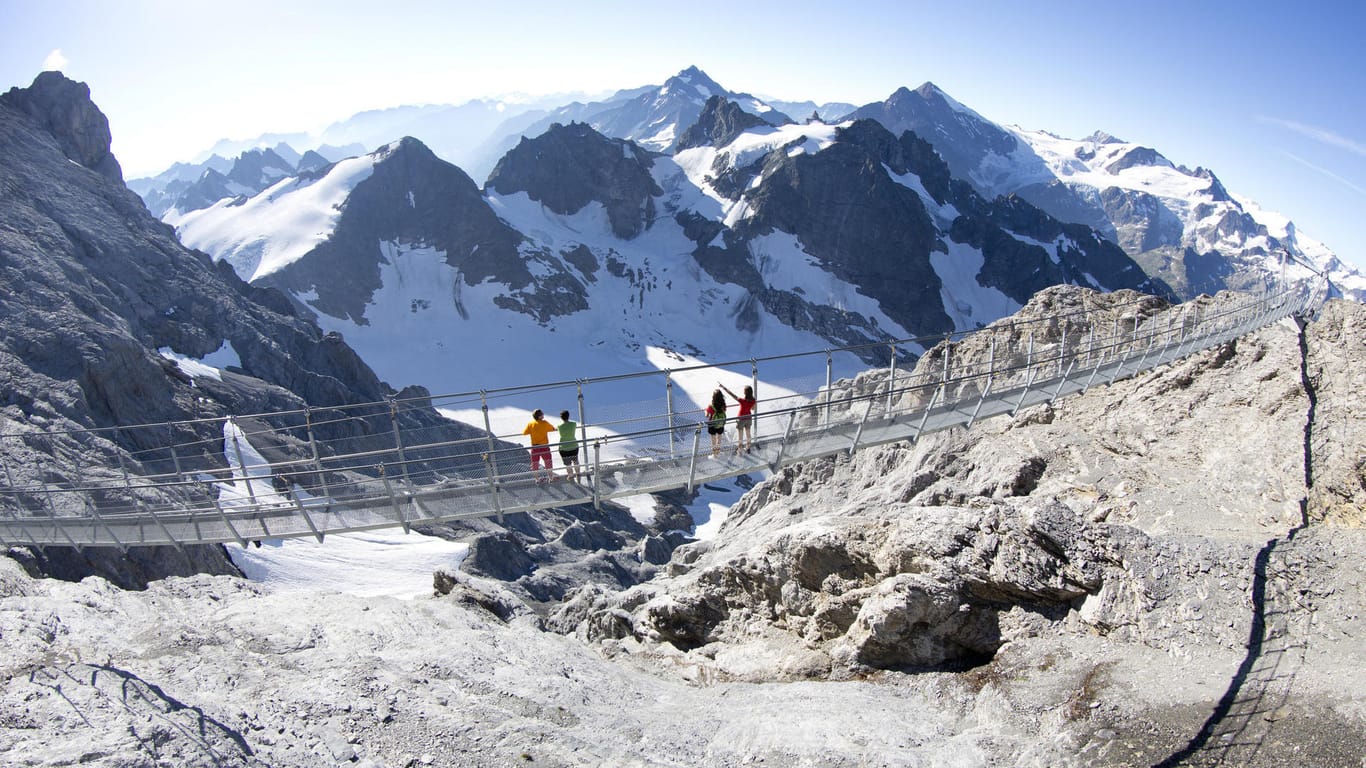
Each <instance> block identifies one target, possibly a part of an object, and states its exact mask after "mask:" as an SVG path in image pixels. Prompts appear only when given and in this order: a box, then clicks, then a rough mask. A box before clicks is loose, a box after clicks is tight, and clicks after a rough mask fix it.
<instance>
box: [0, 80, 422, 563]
mask: <svg viewBox="0 0 1366 768" xmlns="http://www.w3.org/2000/svg"><path fill="white" fill-rule="evenodd" d="M97 139H98V140H97ZM101 140H102V143H101ZM108 141H109V138H108V131H107V122H106V121H105V119H104V117H103V115H102V114H101V113H100V112H99V110H98V108H97V107H95V106H94V104H93V103H91V102H90V100H89V91H88V89H87V88H86V87H85V86H84V85H82V84H79V83H73V82H71V81H69V80H66V79H65V78H63V77H61V75H59V74H56V73H44V74H43V75H41V76H40V77H39V78H38V80H37V81H36V82H35V84H34V86H33V87H32V88H30V89H15V90H11V91H10V92H9V93H7V94H6V95H5V96H4V97H3V98H2V99H0V171H2V172H0V273H3V281H4V284H5V285H6V287H7V290H5V291H4V293H3V296H0V370H2V371H3V380H4V385H3V390H0V407H2V408H3V411H0V423H2V424H3V426H0V433H3V434H4V437H3V438H0V455H3V457H4V459H5V464H6V469H7V472H8V478H7V480H8V482H10V483H12V484H15V485H28V484H31V483H66V482H75V481H78V480H79V478H80V476H81V473H82V471H83V470H82V467H83V466H84V467H86V468H87V470H89V469H91V465H92V464H95V465H99V464H103V463H105V462H106V461H107V462H113V461H114V458H115V456H116V455H118V454H119V453H122V454H123V459H124V460H125V461H126V462H127V464H128V465H129V466H130V467H132V468H133V471H137V470H138V469H139V468H140V463H139V461H138V459H137V457H136V456H135V455H134V454H133V451H135V450H137V449H139V448H148V447H150V446H148V445H142V444H140V441H141V440H142V439H143V438H144V437H145V436H146V435H147V433H146V432H145V431H140V432H131V431H130V432H121V431H117V430H113V431H106V432H87V431H81V430H88V429H101V428H113V427H118V426H121V425H130V424H144V423H169V422H178V421H192V420H194V419H200V418H212V417H215V416H223V415H227V414H234V413H237V414H241V413H252V412H258V411H262V410H277V409H292V408H299V407H301V406H304V405H313V406H326V405H339V404H344V403H354V402H364V401H373V400H377V399H382V398H384V397H385V396H386V395H387V394H390V393H391V392H392V391H393V390H391V389H390V388H388V387H387V386H386V385H384V384H383V383H381V382H380V381H379V379H378V378H377V377H376V376H375V374H374V373H373V371H371V370H370V369H369V367H367V366H366V365H365V363H364V362H362V361H361V360H360V358H359V357H358V356H357V355H356V354H355V353H354V352H353V351H352V350H351V349H350V347H348V346H347V345H346V344H345V343H344V342H343V341H342V340H341V338H340V337H338V336H336V335H324V334H323V333H322V332H321V331H320V330H319V329H318V328H317V326H315V325H313V324H312V323H310V322H308V321H306V320H303V319H301V318H299V317H297V316H295V314H294V310H293V308H292V307H291V306H290V303H289V302H288V300H286V299H285V297H284V296H283V295H282V294H280V293H278V292H276V291H273V290H269V289H265V288H259V287H253V286H250V285H247V284H246V283H244V282H242V281H241V280H239V279H238V278H237V276H236V275H235V274H233V272H232V270H231V269H230V268H228V267H227V265H215V264H214V263H213V262H212V261H211V260H210V259H209V258H208V257H207V256H205V255H204V254H202V253H197V252H193V251H189V250H187V249H185V248H184V247H183V246H182V245H181V244H180V243H179V242H178V241H177V240H176V238H175V234H174V232H172V230H171V229H170V227H168V226H166V225H165V224H162V223H161V222H159V221H157V220H156V219H154V218H153V217H152V216H151V215H150V214H149V213H148V212H147V209H146V208H145V207H144V206H143V204H142V202H141V201H140V200H139V199H138V197H137V196H136V195H134V194H133V193H132V192H130V191H129V190H128V189H127V188H125V187H124V186H123V184H122V182H121V180H120V179H119V177H118V173H117V168H118V166H117V162H116V161H115V160H114V159H113V157H112V155H110V154H109V153H108ZM158 350H166V351H167V352H168V353H173V354H178V355H182V356H185V357H189V358H194V359H199V358H204V357H207V356H209V355H211V354H213V353H216V352H218V353H222V354H225V355H227V356H228V357H230V358H231V359H232V360H233V364H232V365H231V366H230V368H231V370H230V371H228V372H225V373H224V374H223V376H222V379H221V380H213V379H209V378H208V377H204V378H203V380H199V381H196V380H195V379H194V378H193V377H191V376H188V375H186V374H184V373H183V372H182V371H181V370H180V369H179V368H177V366H176V365H175V364H174V363H173V362H172V361H171V360H170V359H168V357H167V356H166V355H163V354H161V353H160V352H159V351H158ZM428 418H429V419H430V420H431V421H433V422H436V421H439V419H438V418H437V417H436V416H435V414H434V413H433V414H430V416H429V417H428ZM187 429H190V430H192V431H193V430H198V431H199V432H203V433H204V436H205V438H206V439H211V438H212V432H213V426H212V424H211V423H209V422H200V423H198V424H197V425H189V426H187ZM39 435H43V437H41V438H39V437H38V436H39ZM218 438H219V439H220V440H221V434H219V435H218ZM185 458H186V461H187V462H190V466H189V468H190V469H193V467H194V466H195V464H194V461H196V460H198V459H192V458H191V457H189V456H187V457H185ZM203 460H205V461H211V460H212V459H211V457H204V459H203ZM218 461H219V462H220V464H221V461H222V457H221V456H219V458H218ZM37 561H38V562H41V563H44V568H46V569H47V570H48V572H51V573H60V574H62V575H65V576H79V575H80V574H81V573H82V572H98V573H102V574H104V575H106V576H108V577H109V578H111V579H112V580H114V581H116V582H117V583H125V584H139V583H145V580H146V579H147V578H152V577H155V576H157V575H162V576H164V575H166V574H167V573H187V572H193V571H195V570H208V571H210V572H225V571H230V570H231V566H230V565H229V564H228V563H227V562H226V560H225V558H224V557H223V554H222V551H221V548H194V547H191V548H187V550H186V553H181V552H179V551H170V552H162V553H157V554H153V555H148V554H146V553H136V554H133V555H131V556H129V557H127V558H124V557H122V556H121V555H120V553H119V552H118V551H117V550H86V551H84V552H76V551H74V550H63V549H61V548H51V549H49V550H47V551H46V552H45V553H42V554H41V555H40V556H38V558H37ZM83 569H84V570H83Z"/></svg>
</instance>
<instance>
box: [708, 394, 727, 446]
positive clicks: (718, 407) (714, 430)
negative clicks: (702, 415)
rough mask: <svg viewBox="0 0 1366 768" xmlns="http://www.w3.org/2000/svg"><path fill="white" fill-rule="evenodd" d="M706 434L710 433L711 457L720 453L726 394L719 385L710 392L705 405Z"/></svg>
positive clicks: (724, 430)
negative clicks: (707, 403)
mask: <svg viewBox="0 0 1366 768" xmlns="http://www.w3.org/2000/svg"><path fill="white" fill-rule="evenodd" d="M707 434H709V435H711V455H712V458H715V457H717V456H720V455H721V440H722V438H724V437H725V434H726V396H725V395H723V394H721V386H720V385H719V384H718V385H717V387H716V390H715V391H713V392H712V393H711V404H710V405H708V406H707Z"/></svg>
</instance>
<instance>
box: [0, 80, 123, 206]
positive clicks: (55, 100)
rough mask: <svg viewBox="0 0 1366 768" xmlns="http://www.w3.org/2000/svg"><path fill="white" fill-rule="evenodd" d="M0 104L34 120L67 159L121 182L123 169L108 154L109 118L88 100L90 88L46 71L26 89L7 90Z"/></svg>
mask: <svg viewBox="0 0 1366 768" xmlns="http://www.w3.org/2000/svg"><path fill="white" fill-rule="evenodd" d="M0 101H3V103H5V104H6V105H8V106H10V107H13V108H14V109H16V110H18V111H20V112H23V113H25V114H27V115H28V116H29V117H31V118H33V119H34V120H36V121H38V124H39V125H41V126H42V127H43V128H44V129H45V130H46V131H47V132H48V133H50V134H52V136H53V137H54V138H56V139H57V143H58V144H59V145H60V146H61V148H62V152H63V153H64V154H65V155H66V156H67V157H68V158H70V159H71V160H74V161H75V162H77V163H79V164H80V165H83V166H85V167H86V168H89V169H90V170H92V171H95V172H96V173H99V174H100V175H102V176H105V177H106V178H109V179H112V180H114V181H117V182H119V183H120V184H122V183H123V169H122V168H120V167H119V161H118V160H117V159H115V158H114V155H113V153H111V152H110V151H109V143H110V141H111V139H112V137H111V135H110V133H109V119H108V118H107V117H105V116H104V113H103V112H101V111H100V108H99V107H97V106H95V102H93V101H91V100H90V86H88V85H86V84H85V83H80V82H76V81H75V80H70V79H68V78H67V77H66V75H63V74H62V73H61V72H55V71H49V72H43V73H40V74H39V75H38V77H36V78H34V80H33V85H31V86H29V87H28V88H11V89H9V91H7V92H6V93H5V94H4V95H3V96H0Z"/></svg>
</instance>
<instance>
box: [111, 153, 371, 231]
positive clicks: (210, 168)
mask: <svg viewBox="0 0 1366 768" xmlns="http://www.w3.org/2000/svg"><path fill="white" fill-rule="evenodd" d="M364 152H365V149H364V148H363V147H362V146H361V145H359V144H352V145H350V146H341V147H339V146H332V145H328V144H325V145H322V146H320V147H319V148H317V149H310V150H308V151H306V152H305V153H304V154H302V155H300V154H299V153H298V152H297V151H296V150H295V149H294V148H293V147H291V146H290V145H288V144H276V145H275V146H274V147H268V148H267V147H256V148H252V149H248V150H245V151H244V152H242V153H241V154H240V155H238V156H237V158H236V159H235V160H228V159H227V158H224V157H221V156H219V155H217V154H214V155H210V156H209V157H208V159H206V160H204V161H202V162H200V163H193V164H191V163H176V164H175V165H173V166H171V167H170V168H169V169H167V170H166V171H163V172H162V173H160V174H157V175H156V176H154V177H150V178H141V179H133V180H130V181H129V182H128V188H129V189H131V190H133V191H134V192H136V193H138V195H139V196H140V197H142V200H143V202H144V203H146V204H147V209H148V210H149V211H151V212H152V214H153V215H154V216H157V217H164V216H166V215H167V214H168V212H170V211H175V212H176V213H177V214H179V213H184V212H186V211H194V210H198V209H200V208H206V207H208V206H210V205H213V204H214V203H215V202H217V201H218V200H222V199H223V198H230V197H240V196H244V195H254V194H256V193H257V192H260V191H261V190H263V189H265V188H266V187H268V186H270V185H271V184H273V183H275V182H277V181H279V180H280V179H282V178H284V177H286V176H293V175H294V174H296V173H299V172H303V171H309V170H315V169H317V168H321V167H322V166H325V165H327V164H329V163H331V162H335V161H337V160H341V159H344V158H347V157H354V156H355V155H358V154H363V153H364Z"/></svg>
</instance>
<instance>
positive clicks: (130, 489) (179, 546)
mask: <svg viewBox="0 0 1366 768" xmlns="http://www.w3.org/2000/svg"><path fill="white" fill-rule="evenodd" d="M114 455H115V456H118V457H119V472H121V473H123V484H124V487H126V488H127V489H128V496H129V498H131V499H132V500H133V503H134V504H136V505H137V506H138V508H139V509H141V510H142V511H144V512H146V513H148V514H149V515H151V516H152V520H154V521H156V524H157V527H158V528H160V529H161V532H162V533H164V534H166V539H167V541H170V542H171V544H173V545H175V548H176V549H178V550H180V551H182V552H183V551H185V545H184V544H181V543H180V542H179V541H177V540H176V537H174V536H172V535H171V531H170V530H169V529H168V528H167V527H166V524H165V523H163V522H162V521H161V516H160V515H158V514H157V512H156V510H155V509H152V508H151V507H150V506H147V505H146V504H144V503H143V502H142V499H141V498H140V497H139V496H138V494H137V492H136V491H135V490H133V479H132V478H131V477H129V476H128V467H127V466H126V465H125V464H124V462H123V451H121V450H119V448H118V444H117V441H115V445H114ZM53 515H54V516H55V515H56V510H55V509H54V510H53ZM67 536H68V537H70V534H67Z"/></svg>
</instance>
